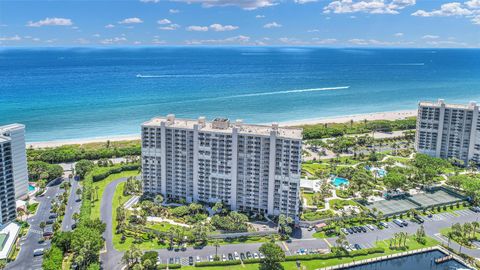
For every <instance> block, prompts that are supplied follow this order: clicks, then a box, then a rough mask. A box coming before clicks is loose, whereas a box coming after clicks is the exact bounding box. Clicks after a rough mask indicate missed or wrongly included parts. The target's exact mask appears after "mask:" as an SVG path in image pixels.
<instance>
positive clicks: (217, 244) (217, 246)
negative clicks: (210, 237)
mask: <svg viewBox="0 0 480 270" xmlns="http://www.w3.org/2000/svg"><path fill="white" fill-rule="evenodd" d="M213 246H214V247H215V258H218V248H219V247H220V241H218V239H215V241H214V242H213Z"/></svg>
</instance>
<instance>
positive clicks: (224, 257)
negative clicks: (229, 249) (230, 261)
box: [222, 254, 227, 262]
mask: <svg viewBox="0 0 480 270" xmlns="http://www.w3.org/2000/svg"><path fill="white" fill-rule="evenodd" d="M222 261H224V262H226V261H227V256H226V255H225V254H223V255H222Z"/></svg>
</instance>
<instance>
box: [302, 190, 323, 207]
mask: <svg viewBox="0 0 480 270" xmlns="http://www.w3.org/2000/svg"><path fill="white" fill-rule="evenodd" d="M314 194H315V193H308V192H302V197H303V198H305V199H307V204H308V206H316V207H317V208H319V209H322V208H325V204H324V203H323V202H321V203H319V204H314V203H313V195H314Z"/></svg>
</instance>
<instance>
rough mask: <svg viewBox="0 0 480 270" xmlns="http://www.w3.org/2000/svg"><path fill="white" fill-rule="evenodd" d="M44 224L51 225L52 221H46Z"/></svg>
mask: <svg viewBox="0 0 480 270" xmlns="http://www.w3.org/2000/svg"><path fill="white" fill-rule="evenodd" d="M45 224H47V225H49V224H53V219H47V221H45Z"/></svg>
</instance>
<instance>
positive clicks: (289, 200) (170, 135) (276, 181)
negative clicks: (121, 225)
mask: <svg viewBox="0 0 480 270" xmlns="http://www.w3.org/2000/svg"><path fill="white" fill-rule="evenodd" d="M301 149H302V130H301V129H299V128H284V127H279V126H278V125H277V124H272V125H271V126H262V125H247V124H244V123H243V122H242V121H241V120H237V121H236V122H235V123H230V121H229V120H228V119H224V118H217V119H215V120H213V121H212V122H209V121H206V119H205V118H204V117H200V118H198V120H188V119H176V118H175V115H168V116H167V117H157V118H153V119H151V120H150V121H148V122H146V123H144V124H143V125H142V169H143V173H142V176H143V182H144V192H146V193H153V194H163V195H164V196H165V197H166V198H171V199H185V200H186V201H187V202H206V203H214V202H219V201H220V202H223V203H224V204H225V205H228V206H229V207H230V208H231V209H232V210H240V211H246V212H257V213H265V214H268V215H274V216H276V215H279V214H285V215H288V216H292V217H296V216H297V215H298V211H299V195H300V194H299V190H300V171H301Z"/></svg>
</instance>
